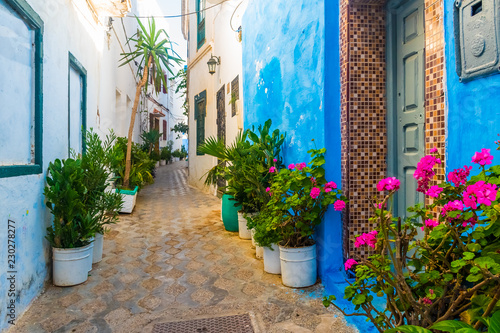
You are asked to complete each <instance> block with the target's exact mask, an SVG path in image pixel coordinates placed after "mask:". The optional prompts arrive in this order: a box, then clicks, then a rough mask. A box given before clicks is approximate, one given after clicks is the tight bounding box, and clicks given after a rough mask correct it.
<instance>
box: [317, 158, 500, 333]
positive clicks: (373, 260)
mask: <svg viewBox="0 0 500 333" xmlns="http://www.w3.org/2000/svg"><path fill="white" fill-rule="evenodd" d="M432 152H433V154H432V155H427V156H425V157H424V158H422V159H421V161H420V162H419V163H418V165H417V170H416V171H415V174H414V177H415V179H416V180H417V182H418V189H417V191H419V192H422V193H425V194H426V195H427V196H429V197H431V198H434V202H433V203H432V204H429V205H427V207H424V206H423V205H421V204H418V205H415V206H413V207H410V208H408V212H410V213H411V214H410V215H411V216H409V217H408V218H406V219H405V220H404V221H403V220H401V218H395V217H393V216H392V215H391V213H390V208H389V209H386V208H385V207H386V203H390V202H391V200H392V197H393V196H394V194H395V193H396V191H397V190H398V189H399V181H397V179H395V178H387V179H384V180H382V181H380V183H379V184H378V186H377V189H378V190H379V191H387V192H388V193H387V195H385V196H384V198H383V200H382V201H378V202H377V201H376V200H374V201H373V211H374V217H373V218H372V219H371V221H372V222H374V223H376V227H375V229H374V230H373V231H371V232H369V233H365V234H363V235H360V236H358V237H357V238H356V239H355V246H356V247H364V246H368V247H371V248H373V249H374V253H373V254H372V255H370V256H369V257H368V258H358V257H354V258H351V259H349V260H347V261H346V263H345V269H346V270H349V269H352V270H354V271H355V273H356V279H355V281H354V282H353V283H350V285H349V286H347V287H346V289H345V295H344V298H346V299H348V300H349V301H351V302H352V303H353V304H354V305H355V310H356V311H357V312H355V313H352V314H346V315H356V316H366V317H367V318H368V319H369V320H370V321H371V322H372V323H373V324H374V325H375V326H376V327H377V329H378V330H379V331H380V332H383V331H385V330H387V329H394V328H396V327H397V329H394V331H402V332H409V331H411V329H406V328H402V327H400V326H401V325H418V326H421V327H423V328H430V327H431V326H432V325H434V326H433V327H432V328H433V329H438V330H442V331H447V330H446V329H443V327H444V326H443V325H444V324H443V325H441V326H439V328H438V327H436V326H435V325H437V324H435V323H441V322H442V323H447V322H445V321H446V320H454V319H459V318H460V319H461V320H462V321H463V322H462V323H459V324H463V325H465V324H469V325H473V326H474V328H475V329H478V328H480V326H481V325H482V323H484V322H487V318H488V317H490V316H491V315H492V313H493V312H494V311H497V310H500V303H499V302H498V301H499V299H500V223H499V222H497V220H498V218H499V216H500V205H499V200H498V190H497V184H500V166H492V167H491V168H489V169H488V170H486V169H485V165H488V164H491V161H492V159H493V156H492V155H491V154H490V153H489V149H483V150H482V151H481V152H478V153H476V154H475V155H474V157H473V158H472V162H473V163H476V164H478V166H479V167H480V169H481V172H480V173H479V175H477V176H474V177H471V179H470V180H467V177H468V176H469V173H470V171H471V169H472V167H470V166H464V168H463V169H456V170H454V171H452V172H450V173H449V174H448V181H449V182H445V183H442V184H439V185H438V186H429V185H430V181H431V179H432V177H433V176H434V174H435V172H434V169H433V168H434V167H435V166H436V165H438V164H441V159H440V156H439V155H438V154H437V150H434V149H433V150H432ZM438 208H439V213H438V214H437V215H438V216H437V217H436V216H434V214H433V213H432V211H433V210H434V209H438ZM422 231H423V232H422ZM375 297H380V298H383V301H384V302H385V308H384V309H381V308H377V307H376V306H374V301H375ZM334 301H335V297H334V296H330V297H326V298H325V299H324V304H325V306H329V305H331V304H333V305H334V306H336V305H335V302H334ZM340 310H341V311H342V312H344V310H342V309H340ZM481 317H482V318H481ZM485 319H486V320H485ZM455 322H456V321H455ZM457 325H458V324H457ZM463 327H465V326H463ZM469 327H471V326H469ZM423 328H421V330H423ZM425 331H428V330H425ZM448 331H449V330H448ZM412 332H416V331H415V330H413V331H412ZM464 332H465V331H464Z"/></svg>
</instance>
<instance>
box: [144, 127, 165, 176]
mask: <svg viewBox="0 0 500 333" xmlns="http://www.w3.org/2000/svg"><path fill="white" fill-rule="evenodd" d="M161 136H162V133H160V132H159V131H158V130H156V129H151V130H149V131H147V132H144V133H142V134H141V139H142V141H143V144H142V150H144V151H145V152H147V153H148V155H149V157H150V158H151V159H152V160H154V161H155V162H156V167H158V166H160V149H159V146H160V138H161Z"/></svg>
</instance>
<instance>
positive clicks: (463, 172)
mask: <svg viewBox="0 0 500 333" xmlns="http://www.w3.org/2000/svg"><path fill="white" fill-rule="evenodd" d="M471 170H472V167H471V166H469V167H468V166H467V165H464V168H463V169H455V170H453V171H451V172H450V173H449V174H448V180H449V181H450V182H452V183H453V186H455V187H459V186H460V185H465V183H467V177H469V174H470V171H471Z"/></svg>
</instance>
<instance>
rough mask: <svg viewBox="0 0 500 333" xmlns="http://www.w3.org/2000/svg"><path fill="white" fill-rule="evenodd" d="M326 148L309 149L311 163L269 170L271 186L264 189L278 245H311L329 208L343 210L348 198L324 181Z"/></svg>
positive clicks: (332, 183)
mask: <svg viewBox="0 0 500 333" xmlns="http://www.w3.org/2000/svg"><path fill="white" fill-rule="evenodd" d="M325 152H326V149H325V148H323V149H311V150H309V153H310V154H311V162H310V163H309V166H308V165H307V164H306V163H305V162H301V163H298V164H290V165H289V166H288V169H282V170H281V171H279V172H278V171H277V170H276V168H273V167H271V168H270V169H269V174H270V175H273V176H272V182H271V186H270V187H268V188H267V189H266V191H267V192H268V196H269V197H270V200H269V202H268V203H267V205H266V211H269V216H270V217H271V221H269V223H270V224H271V225H272V228H273V229H275V230H277V231H278V232H279V233H280V234H281V239H282V241H281V242H280V245H282V246H286V247H303V246H310V245H313V244H314V239H313V235H314V232H315V228H316V226H318V225H319V224H320V223H321V221H322V218H323V216H324V214H325V213H326V210H327V209H328V207H329V205H331V204H333V205H334V209H335V210H338V211H340V210H342V209H344V207H345V205H346V201H347V199H346V198H345V197H344V196H342V192H341V191H340V190H339V189H337V185H336V184H335V183H334V182H327V181H326V179H325V169H324V168H323V165H324V164H325V156H324V155H325Z"/></svg>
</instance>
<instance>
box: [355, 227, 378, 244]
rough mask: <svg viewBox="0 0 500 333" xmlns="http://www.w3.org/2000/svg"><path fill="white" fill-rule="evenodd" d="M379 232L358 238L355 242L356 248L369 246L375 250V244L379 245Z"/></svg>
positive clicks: (365, 234) (371, 232) (372, 232)
mask: <svg viewBox="0 0 500 333" xmlns="http://www.w3.org/2000/svg"><path fill="white" fill-rule="evenodd" d="M377 234H378V231H377V230H372V231H370V232H369V233H364V234H361V235H360V236H358V237H356V240H355V241H354V246H355V247H360V246H361V245H368V246H369V247H371V248H375V244H377Z"/></svg>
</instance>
